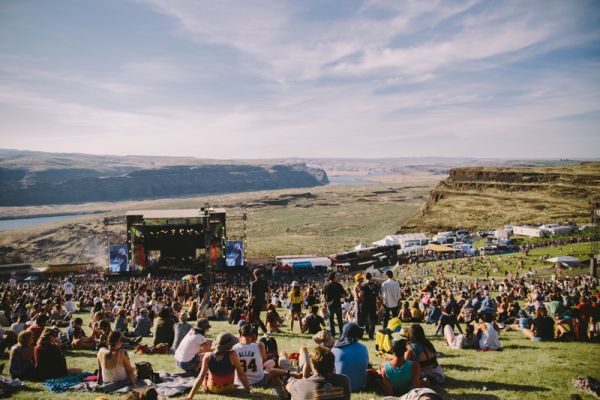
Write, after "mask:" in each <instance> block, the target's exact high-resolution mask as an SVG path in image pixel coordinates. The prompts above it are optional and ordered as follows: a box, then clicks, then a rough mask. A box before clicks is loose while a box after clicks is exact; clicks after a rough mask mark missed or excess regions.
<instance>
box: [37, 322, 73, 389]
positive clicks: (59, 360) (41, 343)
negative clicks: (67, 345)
mask: <svg viewBox="0 0 600 400" xmlns="http://www.w3.org/2000/svg"><path fill="white" fill-rule="evenodd" d="M33 360H34V366H35V376H36V378H37V379H39V380H41V381H44V380H46V379H52V378H60V377H62V376H65V375H69V374H80V373H81V369H79V368H70V369H67V360H66V358H65V356H64V354H63V353H62V350H61V349H60V343H59V340H58V331H57V330H55V329H52V328H44V330H43V331H42V334H41V336H40V338H39V340H38V343H37V346H35V349H34V351H33Z"/></svg>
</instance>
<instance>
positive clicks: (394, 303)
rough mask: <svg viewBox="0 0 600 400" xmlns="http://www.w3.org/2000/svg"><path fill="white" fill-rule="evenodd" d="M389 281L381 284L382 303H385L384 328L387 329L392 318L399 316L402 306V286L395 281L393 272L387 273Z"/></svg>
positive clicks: (388, 271)
mask: <svg viewBox="0 0 600 400" xmlns="http://www.w3.org/2000/svg"><path fill="white" fill-rule="evenodd" d="M385 274H386V275H387V277H388V278H387V280H386V281H385V282H383V283H382V284H381V301H382V302H383V310H384V314H383V327H384V328H387V323H388V321H389V320H390V314H391V318H394V317H397V316H398V311H399V305H400V284H399V283H398V281H395V280H394V273H393V272H392V271H391V270H389V269H388V270H387V271H385Z"/></svg>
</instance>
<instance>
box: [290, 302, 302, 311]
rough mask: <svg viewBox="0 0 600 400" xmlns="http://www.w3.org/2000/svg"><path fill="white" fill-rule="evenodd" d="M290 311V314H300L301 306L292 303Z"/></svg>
mask: <svg viewBox="0 0 600 400" xmlns="http://www.w3.org/2000/svg"><path fill="white" fill-rule="evenodd" d="M291 310H292V312H295V313H300V312H302V304H295V303H292V308H291Z"/></svg>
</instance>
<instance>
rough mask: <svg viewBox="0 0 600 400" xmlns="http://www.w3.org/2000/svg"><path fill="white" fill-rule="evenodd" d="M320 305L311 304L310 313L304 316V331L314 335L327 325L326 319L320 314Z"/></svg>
mask: <svg viewBox="0 0 600 400" xmlns="http://www.w3.org/2000/svg"><path fill="white" fill-rule="evenodd" d="M318 313H319V306H311V308H310V313H309V314H308V315H307V316H306V317H304V321H303V323H302V329H303V330H302V333H310V334H311V335H314V334H315V333H317V332H319V331H320V330H321V328H324V327H325V320H324V319H323V317H321V316H320V315H319V314H318Z"/></svg>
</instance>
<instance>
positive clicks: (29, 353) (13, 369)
mask: <svg viewBox="0 0 600 400" xmlns="http://www.w3.org/2000/svg"><path fill="white" fill-rule="evenodd" d="M33 351H34V345H33V332H31V331H22V332H21V333H19V336H18V339H17V344H15V345H14V346H13V347H12V349H11V350H10V367H9V372H10V376H11V378H12V379H32V378H33V373H34V363H33Z"/></svg>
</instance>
